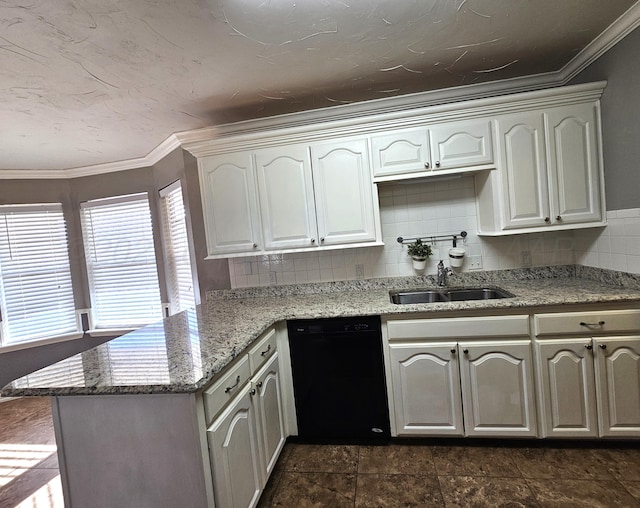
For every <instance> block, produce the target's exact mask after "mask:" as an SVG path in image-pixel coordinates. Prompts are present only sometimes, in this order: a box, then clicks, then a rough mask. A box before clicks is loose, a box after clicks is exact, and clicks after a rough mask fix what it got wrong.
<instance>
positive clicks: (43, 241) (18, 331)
mask: <svg viewBox="0 0 640 508" xmlns="http://www.w3.org/2000/svg"><path fill="white" fill-rule="evenodd" d="M0 310H1V311H2V313H1V314H2V333H1V334H0V337H1V338H2V343H4V344H9V343H16V342H25V341H28V340H34V339H41V338H44V337H50V336H54V335H61V334H64V333H68V332H73V331H76V330H77V325H76V310H75V303H74V300H73V288H72V285H71V272H70V268H69V251H68V247H67V230H66V227H65V222H64V217H63V214H62V205H60V204H43V205H10V206H0Z"/></svg>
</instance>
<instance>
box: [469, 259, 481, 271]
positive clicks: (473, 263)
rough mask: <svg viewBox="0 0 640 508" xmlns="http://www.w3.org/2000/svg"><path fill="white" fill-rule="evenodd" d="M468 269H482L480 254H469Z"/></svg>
mask: <svg viewBox="0 0 640 508" xmlns="http://www.w3.org/2000/svg"><path fill="white" fill-rule="evenodd" d="M468 261H469V265H468V266H469V270H482V256H469V257H468Z"/></svg>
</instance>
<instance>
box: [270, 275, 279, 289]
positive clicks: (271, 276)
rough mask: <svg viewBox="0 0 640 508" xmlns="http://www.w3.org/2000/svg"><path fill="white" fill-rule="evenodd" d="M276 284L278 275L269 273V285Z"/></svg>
mask: <svg viewBox="0 0 640 508" xmlns="http://www.w3.org/2000/svg"><path fill="white" fill-rule="evenodd" d="M277 283H278V274H277V273H276V272H269V284H271V285H272V286H275V285H276V284H277Z"/></svg>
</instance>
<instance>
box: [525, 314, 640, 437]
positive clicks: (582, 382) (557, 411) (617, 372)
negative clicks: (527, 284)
mask: <svg viewBox="0 0 640 508" xmlns="http://www.w3.org/2000/svg"><path fill="white" fill-rule="evenodd" d="M534 322H535V328H536V332H535V333H536V336H537V337H536V346H535V350H536V356H537V359H536V363H537V370H538V398H539V406H540V412H541V415H540V416H541V417H540V420H541V423H542V429H541V430H542V435H543V437H563V438H564V437H568V438H569V437H620V438H623V437H624V438H628V437H640V335H637V333H638V330H639V329H640V311H639V310H635V309H632V310H614V311H602V312H569V313H556V314H537V315H536V316H535V317H534ZM613 334H616V335H613ZM572 335H573V336H572Z"/></svg>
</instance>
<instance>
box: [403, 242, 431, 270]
mask: <svg viewBox="0 0 640 508" xmlns="http://www.w3.org/2000/svg"><path fill="white" fill-rule="evenodd" d="M407 253H408V254H409V256H411V259H413V268H414V269H415V270H424V269H425V267H426V266H427V259H428V258H429V256H431V246H430V245H427V244H426V243H422V240H420V238H418V239H416V241H415V242H413V243H410V244H409V247H408V248H407Z"/></svg>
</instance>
